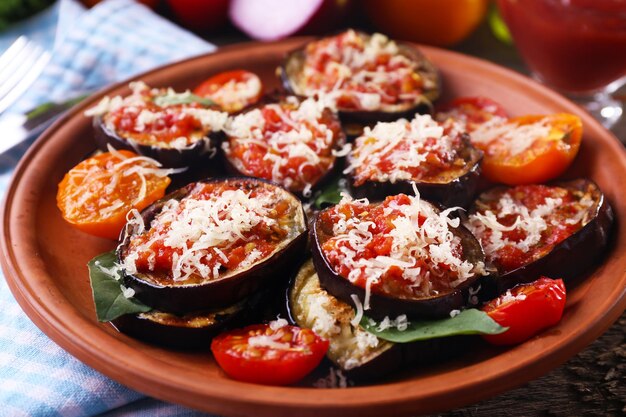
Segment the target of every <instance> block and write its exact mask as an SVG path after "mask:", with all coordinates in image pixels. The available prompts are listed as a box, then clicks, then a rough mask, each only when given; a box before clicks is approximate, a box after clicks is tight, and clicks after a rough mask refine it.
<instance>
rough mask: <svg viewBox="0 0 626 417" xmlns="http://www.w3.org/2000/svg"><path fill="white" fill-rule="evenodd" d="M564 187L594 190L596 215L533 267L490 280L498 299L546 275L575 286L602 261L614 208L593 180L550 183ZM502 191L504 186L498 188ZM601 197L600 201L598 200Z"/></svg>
mask: <svg viewBox="0 0 626 417" xmlns="http://www.w3.org/2000/svg"><path fill="white" fill-rule="evenodd" d="M550 185H552V186H559V187H563V188H568V187H569V188H576V189H578V190H582V189H584V188H586V187H593V192H594V194H595V195H594V201H596V202H597V206H596V209H595V214H594V216H593V218H592V219H591V220H589V222H587V224H585V225H584V226H583V227H582V228H581V229H580V230H578V231H577V232H575V233H574V234H572V235H571V236H569V237H568V238H566V239H565V240H564V241H562V242H561V243H559V244H557V245H555V246H554V248H553V249H552V250H551V251H550V252H548V253H547V254H545V255H544V256H542V257H541V258H539V259H537V260H536V261H533V262H531V263H529V264H526V265H523V266H520V267H519V268H517V269H514V270H512V271H509V272H506V273H504V274H500V275H494V276H490V277H487V280H486V282H487V285H488V286H490V287H491V290H492V292H493V291H494V290H495V293H492V294H491V295H493V296H494V297H495V296H497V295H499V294H502V293H503V292H505V291H507V290H508V289H511V288H513V287H514V286H516V285H518V284H526V283H529V282H532V281H534V280H536V279H537V278H539V277H540V276H541V275H546V276H548V277H550V278H562V279H563V280H564V281H565V282H566V283H571V282H572V281H573V280H574V279H576V278H577V277H579V276H581V275H583V274H584V273H586V272H589V271H590V270H591V269H592V268H593V267H594V266H595V265H596V263H597V262H598V261H599V260H600V259H601V258H602V255H603V254H604V250H605V248H606V246H607V244H608V241H609V237H610V233H611V228H612V227H611V226H612V225H613V221H614V215H613V209H612V208H611V205H610V204H609V202H608V201H607V199H606V197H605V195H604V193H603V192H602V190H601V189H600V187H598V185H597V184H596V183H595V182H593V181H591V180H589V179H583V178H579V179H575V180H571V181H559V182H555V183H552V184H550ZM498 188H500V187H498ZM596 198H597V200H596Z"/></svg>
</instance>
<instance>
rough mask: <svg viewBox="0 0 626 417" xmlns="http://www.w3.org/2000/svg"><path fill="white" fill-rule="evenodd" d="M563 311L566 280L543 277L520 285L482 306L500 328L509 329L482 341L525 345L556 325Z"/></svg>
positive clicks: (488, 336) (485, 336) (495, 343)
mask: <svg viewBox="0 0 626 417" xmlns="http://www.w3.org/2000/svg"><path fill="white" fill-rule="evenodd" d="M564 308H565V284H563V280H561V279H550V278H547V277H541V278H539V279H538V280H536V281H534V282H531V283H530V284H523V285H518V286H517V287H514V288H513V289H511V290H509V291H507V292H506V293H505V294H503V295H501V296H500V297H498V298H496V299H495V300H491V301H490V302H488V303H487V304H485V305H484V306H483V307H482V310H483V311H484V312H485V313H487V314H489V316H490V317H491V318H492V319H493V320H495V321H496V322H497V323H498V324H499V325H501V326H504V327H508V328H509V329H508V330H507V331H506V332H504V333H500V334H494V335H483V338H484V339H485V340H487V341H488V342H489V343H493V344H494V345H515V344H518V343H522V342H524V341H526V340H528V339H530V338H531V337H532V336H534V335H536V334H537V333H539V332H540V331H542V330H544V329H547V328H548V327H552V326H554V325H555V324H557V323H558V322H559V321H560V320H561V317H562V316H563V309H564Z"/></svg>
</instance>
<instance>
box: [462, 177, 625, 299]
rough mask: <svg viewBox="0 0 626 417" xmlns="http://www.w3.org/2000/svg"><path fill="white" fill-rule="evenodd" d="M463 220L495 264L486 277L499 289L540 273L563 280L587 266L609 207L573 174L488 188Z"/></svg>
mask: <svg viewBox="0 0 626 417" xmlns="http://www.w3.org/2000/svg"><path fill="white" fill-rule="evenodd" d="M465 224H466V226H467V227H468V228H469V229H470V230H471V231H472V233H474V235H475V236H476V237H477V238H478V240H479V241H480V242H481V244H482V247H483V249H484V251H485V254H486V259H487V262H488V263H491V264H492V265H493V267H495V268H496V269H497V271H498V274H497V275H493V276H492V277H490V278H489V280H488V281H491V282H492V284H493V286H494V287H495V290H496V291H497V293H502V292H504V291H506V290H507V289H509V288H512V287H514V286H515V285H517V284H522V283H528V282H531V281H534V280H535V279H537V278H538V277H539V276H541V275H545V276H548V277H552V278H563V279H564V280H566V282H567V281H568V280H572V279H574V278H575V277H577V276H579V275H581V274H582V273H584V272H586V271H588V270H589V269H590V267H592V266H593V265H594V264H595V263H596V262H597V261H598V260H599V259H600V257H601V256H602V254H603V253H604V249H605V247H606V245H607V242H608V239H609V235H610V232H611V226H612V224H613V212H612V210H611V206H610V205H609V202H608V201H607V200H606V198H605V197H604V194H603V193H602V191H601V190H600V188H599V187H598V186H597V185H596V184H595V183H593V182H592V181H590V180H587V179H576V180H572V181H568V182H561V183H556V184H554V185H526V186H517V187H496V188H494V189H491V190H488V191H486V192H484V193H482V194H481V195H480V196H479V197H478V199H477V200H476V201H475V202H474V204H473V206H472V208H471V209H470V211H469V216H468V220H467V221H466V222H465Z"/></svg>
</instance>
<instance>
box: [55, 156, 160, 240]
mask: <svg viewBox="0 0 626 417" xmlns="http://www.w3.org/2000/svg"><path fill="white" fill-rule="evenodd" d="M160 166H161V165H160V164H159V163H158V162H157V161H154V160H152V159H150V158H147V157H143V156H138V155H136V154H134V153H133V152H129V151H124V150H122V151H115V152H105V153H101V154H99V155H96V156H94V157H92V158H89V159H87V160H85V161H82V162H81V163H79V164H78V165H76V166H75V167H74V168H72V169H71V170H70V171H69V172H68V173H67V174H66V175H65V177H64V178H63V180H62V181H61V182H60V183H59V190H58V192H57V206H58V207H59V209H60V210H61V214H62V215H63V218H64V219H65V220H66V221H68V222H69V223H71V224H72V225H74V226H75V227H77V228H78V229H80V230H82V231H84V232H86V233H90V234H92V235H96V236H100V237H104V238H109V239H117V238H118V237H119V235H120V232H121V230H122V228H123V227H124V224H125V223H126V215H127V214H128V212H129V211H130V210H131V209H137V210H141V209H143V208H145V207H147V206H148V205H150V204H151V203H153V202H154V201H156V200H158V199H159V198H161V197H163V195H164V194H165V189H166V188H167V186H168V185H169V184H170V181H171V180H170V179H169V178H168V177H167V174H169V173H170V172H171V170H165V169H159V167H160Z"/></svg>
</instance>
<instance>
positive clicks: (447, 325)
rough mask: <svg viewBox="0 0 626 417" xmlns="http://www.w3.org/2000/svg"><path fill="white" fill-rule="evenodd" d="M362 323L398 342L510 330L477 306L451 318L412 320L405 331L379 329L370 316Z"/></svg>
mask: <svg viewBox="0 0 626 417" xmlns="http://www.w3.org/2000/svg"><path fill="white" fill-rule="evenodd" d="M360 325H361V327H363V328H364V329H365V330H366V331H368V332H369V333H372V334H373V335H374V336H376V337H378V338H379V339H383V340H388V341H390V342H396V343H410V342H416V341H418V340H428V339H436V338H439V337H448V336H457V335H471V334H499V333H503V332H505V331H506V330H508V328H507V327H502V326H500V325H499V324H498V323H496V322H495V321H494V320H493V319H492V318H491V317H489V315H488V314H487V313H485V312H483V311H480V310H477V309H475V308H471V309H468V310H464V311H462V312H461V313H459V314H458V315H457V316H455V317H451V318H445V319H441V320H420V321H412V322H410V323H409V325H408V327H407V329H406V330H403V331H400V330H398V329H397V328H395V327H390V328H388V329H385V330H381V331H378V330H377V329H378V327H379V323H376V322H374V321H373V320H372V319H370V318H369V317H363V319H362V320H361V323H360Z"/></svg>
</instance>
